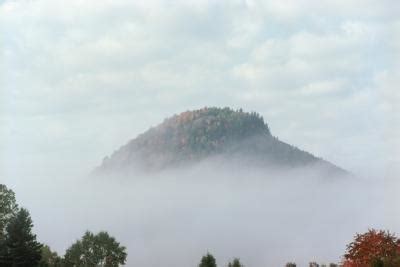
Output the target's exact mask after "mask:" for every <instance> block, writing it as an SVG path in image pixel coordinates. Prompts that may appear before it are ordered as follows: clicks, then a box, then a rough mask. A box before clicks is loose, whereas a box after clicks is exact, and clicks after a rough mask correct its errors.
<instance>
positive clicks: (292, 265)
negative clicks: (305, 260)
mask: <svg viewBox="0 0 400 267" xmlns="http://www.w3.org/2000/svg"><path fill="white" fill-rule="evenodd" d="M285 267H296V263H294V262H288V263H286V265H285Z"/></svg>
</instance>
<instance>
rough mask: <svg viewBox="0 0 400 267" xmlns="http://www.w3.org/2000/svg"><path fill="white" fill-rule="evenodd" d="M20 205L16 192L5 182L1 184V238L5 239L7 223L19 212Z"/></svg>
mask: <svg viewBox="0 0 400 267" xmlns="http://www.w3.org/2000/svg"><path fill="white" fill-rule="evenodd" d="M17 211H18V205H17V203H16V201H15V193H14V192H13V191H12V190H11V189H8V188H7V186H5V185H4V184H0V240H1V239H4V231H5V228H6V226H7V223H8V222H9V221H10V219H11V218H12V217H13V216H14V215H15V214H16V213H17Z"/></svg>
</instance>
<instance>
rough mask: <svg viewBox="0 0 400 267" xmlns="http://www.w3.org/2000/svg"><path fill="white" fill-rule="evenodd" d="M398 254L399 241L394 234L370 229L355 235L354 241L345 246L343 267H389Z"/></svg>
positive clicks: (397, 257)
mask: <svg viewBox="0 0 400 267" xmlns="http://www.w3.org/2000/svg"><path fill="white" fill-rule="evenodd" d="M399 253H400V240H399V239H398V238H397V237H396V236H395V235H394V234H392V233H390V232H388V231H383V230H379V231H378V230H375V229H370V230H369V231H368V232H366V233H364V234H356V236H355V237H354V241H352V242H351V243H350V244H348V245H347V253H346V254H345V255H344V257H345V263H344V266H345V267H367V266H372V265H374V266H380V265H381V264H386V265H387V266H391V264H392V263H393V262H394V261H396V262H397V261H398V260H399V255H400V254H399ZM398 263H400V262H398ZM382 266H385V265H382Z"/></svg>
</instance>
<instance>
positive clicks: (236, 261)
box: [228, 258, 244, 267]
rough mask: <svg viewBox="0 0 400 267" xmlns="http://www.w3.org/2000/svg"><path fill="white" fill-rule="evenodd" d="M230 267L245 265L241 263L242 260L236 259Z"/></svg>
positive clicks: (242, 266)
mask: <svg viewBox="0 0 400 267" xmlns="http://www.w3.org/2000/svg"><path fill="white" fill-rule="evenodd" d="M228 267H244V265H243V264H241V263H240V259H238V258H234V259H233V261H232V262H229V263H228Z"/></svg>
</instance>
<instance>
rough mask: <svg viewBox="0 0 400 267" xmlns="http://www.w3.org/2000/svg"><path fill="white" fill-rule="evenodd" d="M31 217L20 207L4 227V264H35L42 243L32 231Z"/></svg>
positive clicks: (37, 261)
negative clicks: (5, 251) (5, 249)
mask: <svg viewBox="0 0 400 267" xmlns="http://www.w3.org/2000/svg"><path fill="white" fill-rule="evenodd" d="M32 227H33V224H32V219H31V217H30V215H29V212H28V211H27V210H26V209H23V208H22V209H20V210H19V211H18V213H17V214H16V215H15V216H14V217H12V218H11V219H10V221H9V223H8V224H7V227H6V236H5V247H6V248H7V254H6V257H5V258H6V260H5V264H4V266H13V267H14V266H21V267H25V266H26V267H28V266H29V267H30V266H37V265H38V263H39V261H40V259H41V247H42V245H41V244H40V243H39V242H37V241H36V235H34V234H33V233H32ZM2 266H3V265H2Z"/></svg>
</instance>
